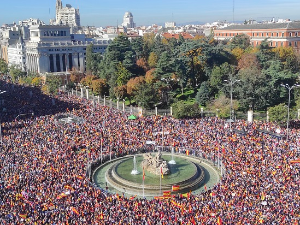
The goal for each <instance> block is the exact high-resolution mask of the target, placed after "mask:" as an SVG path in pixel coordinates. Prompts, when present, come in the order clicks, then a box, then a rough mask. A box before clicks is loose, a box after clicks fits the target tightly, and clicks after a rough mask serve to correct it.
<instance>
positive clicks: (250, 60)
mask: <svg viewBox="0 0 300 225" xmlns="http://www.w3.org/2000/svg"><path fill="white" fill-rule="evenodd" d="M237 68H238V69H246V68H257V69H259V70H260V64H259V61H258V59H257V56H256V54H251V53H250V54H249V53H245V54H244V55H242V56H241V58H240V60H239V61H238V67H237Z"/></svg>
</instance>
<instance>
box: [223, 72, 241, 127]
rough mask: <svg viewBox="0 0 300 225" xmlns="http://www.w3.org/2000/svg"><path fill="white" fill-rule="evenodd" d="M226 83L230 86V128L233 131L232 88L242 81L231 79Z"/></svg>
mask: <svg viewBox="0 0 300 225" xmlns="http://www.w3.org/2000/svg"><path fill="white" fill-rule="evenodd" d="M224 81H225V82H228V83H229V85H230V120H229V127H230V130H231V121H232V86H233V85H234V84H235V83H236V82H240V80H236V79H232V78H230V79H229V80H224Z"/></svg>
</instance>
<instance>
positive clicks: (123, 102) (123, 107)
mask: <svg viewBox="0 0 300 225" xmlns="http://www.w3.org/2000/svg"><path fill="white" fill-rule="evenodd" d="M123 112H125V99H123Z"/></svg>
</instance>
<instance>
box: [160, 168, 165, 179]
mask: <svg viewBox="0 0 300 225" xmlns="http://www.w3.org/2000/svg"><path fill="white" fill-rule="evenodd" d="M160 174H161V178H164V174H163V171H162V167H160Z"/></svg>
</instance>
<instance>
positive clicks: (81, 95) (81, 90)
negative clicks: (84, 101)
mask: <svg viewBox="0 0 300 225" xmlns="http://www.w3.org/2000/svg"><path fill="white" fill-rule="evenodd" d="M80 97H81V98H83V88H82V87H81V88H80Z"/></svg>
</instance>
